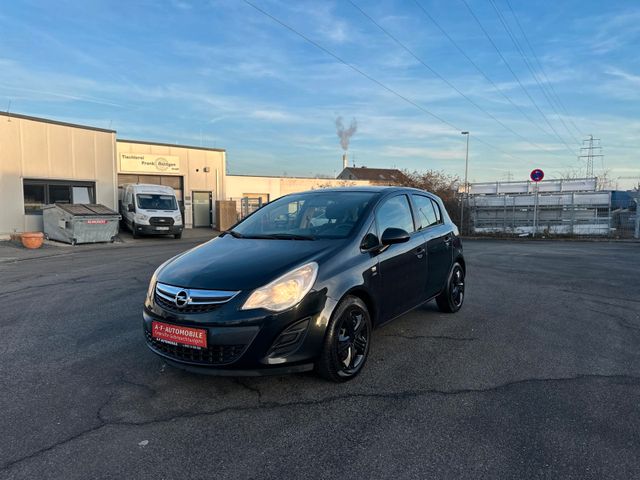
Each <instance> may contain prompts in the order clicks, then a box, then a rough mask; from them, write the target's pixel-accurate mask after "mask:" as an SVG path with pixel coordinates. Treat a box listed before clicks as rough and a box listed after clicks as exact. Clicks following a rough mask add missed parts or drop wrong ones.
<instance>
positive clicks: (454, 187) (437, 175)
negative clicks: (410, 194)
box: [402, 170, 460, 222]
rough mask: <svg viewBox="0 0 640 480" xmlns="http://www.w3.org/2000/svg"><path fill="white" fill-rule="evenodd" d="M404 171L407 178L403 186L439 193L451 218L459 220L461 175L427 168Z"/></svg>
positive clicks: (455, 220)
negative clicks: (458, 196) (458, 194)
mask: <svg viewBox="0 0 640 480" xmlns="http://www.w3.org/2000/svg"><path fill="white" fill-rule="evenodd" d="M402 173H404V175H405V177H406V180H404V181H403V186H405V187H413V188H419V189H421V190H426V191H428V192H431V193H434V194H435V195H438V196H439V197H440V198H441V199H442V201H443V202H444V205H445V207H446V209H447V212H449V216H450V217H451V219H452V220H453V221H454V222H457V221H458V220H459V218H458V216H459V210H460V203H459V199H458V198H457V192H458V185H459V184H460V178H459V177H457V176H456V175H450V174H448V173H445V172H442V171H438V170H425V171H423V172H419V171H417V170H414V171H413V172H411V171H408V170H403V171H402Z"/></svg>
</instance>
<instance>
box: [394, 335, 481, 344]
mask: <svg viewBox="0 0 640 480" xmlns="http://www.w3.org/2000/svg"><path fill="white" fill-rule="evenodd" d="M382 336H383V337H398V338H406V339H407V340H418V339H421V338H431V339H434V340H453V341H459V342H471V341H473V340H477V338H476V337H451V336H448V335H403V334H401V333H388V334H386V335H382Z"/></svg>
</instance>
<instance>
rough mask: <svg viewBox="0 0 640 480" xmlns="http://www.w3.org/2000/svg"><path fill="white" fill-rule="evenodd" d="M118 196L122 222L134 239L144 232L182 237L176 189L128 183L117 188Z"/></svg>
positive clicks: (180, 215) (146, 233) (182, 226)
mask: <svg viewBox="0 0 640 480" xmlns="http://www.w3.org/2000/svg"><path fill="white" fill-rule="evenodd" d="M118 199H119V201H118V204H119V207H120V214H121V215H122V222H123V223H124V224H125V225H126V226H127V227H128V228H129V229H130V230H131V232H132V233H133V237H134V238H136V237H138V236H139V235H141V234H145V235H173V236H174V237H175V238H180V237H182V230H183V228H184V225H183V223H182V214H181V213H180V208H179V206H178V200H177V199H176V192H175V191H174V190H173V188H171V187H167V186H165V185H148V184H142V183H127V184H124V185H121V186H120V187H119V188H118Z"/></svg>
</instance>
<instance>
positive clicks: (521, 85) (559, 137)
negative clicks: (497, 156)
mask: <svg viewBox="0 0 640 480" xmlns="http://www.w3.org/2000/svg"><path fill="white" fill-rule="evenodd" d="M461 1H462V3H464V5H465V6H466V7H467V10H469V13H470V14H471V16H472V17H473V18H474V19H475V21H476V23H477V24H478V26H479V27H480V29H481V30H482V32H483V33H484V35H485V36H486V37H487V39H488V40H489V42H490V43H491V45H493V48H494V49H495V50H496V52H497V53H498V55H499V56H500V58H501V59H502V61H503V62H504V64H505V65H506V67H507V68H508V69H509V71H510V72H511V75H513V78H515V79H516V82H518V85H520V88H522V91H524V93H525V94H526V95H527V97H528V98H529V100H530V101H531V103H532V104H533V106H534V107H535V108H536V110H538V113H540V115H541V116H542V118H543V119H544V121H545V122H546V123H547V125H549V127H550V128H551V130H553V133H555V134H556V137H557V138H558V139H559V140H560V141H561V142H562V143H563V144H564V146H565V147H567V151H568V152H569V153H571V155H575V153H574V152H573V151H572V150H571V147H569V145H568V144H567V142H565V141H564V139H563V138H562V137H561V136H560V134H559V133H558V131H557V130H556V129H555V128H554V126H553V125H552V124H551V122H550V121H549V119H548V118H547V116H546V115H545V114H544V112H543V111H542V110H541V109H540V107H539V106H538V104H537V103H536V101H535V100H534V99H533V97H532V96H531V94H530V93H529V91H528V90H527V89H526V88H525V86H524V85H523V84H522V82H521V81H520V78H519V77H518V75H517V74H516V72H514V71H513V68H511V65H510V64H509V62H508V61H507V59H506V58H505V57H504V55H503V54H502V52H501V51H500V49H499V48H498V46H497V45H496V43H495V42H494V41H493V38H491V35H489V32H487V30H486V29H485V28H484V25H482V22H480V19H479V18H478V17H477V16H476V14H475V13H474V12H473V10H472V9H471V7H470V6H469V4H468V3H467V0H461Z"/></svg>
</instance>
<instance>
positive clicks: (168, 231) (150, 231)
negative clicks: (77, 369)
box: [136, 224, 183, 235]
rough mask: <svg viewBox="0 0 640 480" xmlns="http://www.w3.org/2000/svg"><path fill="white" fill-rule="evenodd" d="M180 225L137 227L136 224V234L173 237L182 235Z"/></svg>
mask: <svg viewBox="0 0 640 480" xmlns="http://www.w3.org/2000/svg"><path fill="white" fill-rule="evenodd" d="M182 230H183V226H182V225H171V226H169V225H166V226H162V225H138V224H136V233H140V234H142V235H175V234H177V233H182Z"/></svg>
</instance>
